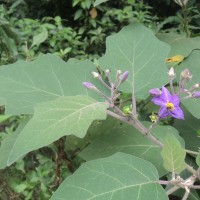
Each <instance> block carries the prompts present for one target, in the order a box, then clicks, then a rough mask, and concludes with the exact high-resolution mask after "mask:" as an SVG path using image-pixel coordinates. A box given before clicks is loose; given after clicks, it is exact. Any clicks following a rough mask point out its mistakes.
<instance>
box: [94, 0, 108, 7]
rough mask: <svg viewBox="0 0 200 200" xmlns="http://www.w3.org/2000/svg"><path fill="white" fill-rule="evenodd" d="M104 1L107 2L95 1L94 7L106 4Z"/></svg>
mask: <svg viewBox="0 0 200 200" xmlns="http://www.w3.org/2000/svg"><path fill="white" fill-rule="evenodd" d="M106 1H108V0H96V1H95V2H94V7H96V6H98V5H100V4H102V3H104V2H106Z"/></svg>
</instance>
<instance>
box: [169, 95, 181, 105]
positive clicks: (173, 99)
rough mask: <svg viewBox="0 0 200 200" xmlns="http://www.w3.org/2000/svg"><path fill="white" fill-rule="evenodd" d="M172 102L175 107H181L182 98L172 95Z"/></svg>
mask: <svg viewBox="0 0 200 200" xmlns="http://www.w3.org/2000/svg"><path fill="white" fill-rule="evenodd" d="M170 102H171V103H173V104H174V106H175V107H179V104H180V100H179V98H178V95H172V96H171V98H170Z"/></svg>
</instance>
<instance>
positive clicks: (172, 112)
mask: <svg viewBox="0 0 200 200" xmlns="http://www.w3.org/2000/svg"><path fill="white" fill-rule="evenodd" d="M169 115H171V116H172V117H174V118H176V119H184V113H183V111H182V110H181V108H180V107H175V109H174V110H170V111H169Z"/></svg>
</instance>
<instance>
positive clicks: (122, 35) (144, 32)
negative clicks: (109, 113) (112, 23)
mask: <svg viewBox="0 0 200 200" xmlns="http://www.w3.org/2000/svg"><path fill="white" fill-rule="evenodd" d="M106 47H107V49H106V53H105V55H104V56H103V57H102V58H100V60H99V63H100V66H101V67H102V68H103V69H104V70H105V69H110V70H111V75H112V78H113V80H114V79H115V76H116V71H117V70H119V69H120V70H121V71H127V70H128V71H129V77H128V79H127V80H126V82H125V83H123V85H122V87H121V88H122V89H123V90H124V91H125V92H128V93H130V92H132V86H133V84H132V82H134V88H135V95H136V96H137V97H138V98H146V97H147V96H148V91H149V89H151V88H155V87H159V86H162V85H165V84H166V83H167V82H168V80H167V78H168V77H167V76H166V73H167V68H166V67H165V64H164V63H165V59H166V57H167V55H168V53H169V50H170V48H169V46H168V45H167V44H165V43H163V42H161V41H159V40H158V39H157V38H156V37H155V36H154V34H153V32H152V31H151V30H149V29H148V28H146V27H144V26H143V25H141V24H137V23H134V24H131V25H129V26H127V27H125V28H123V29H122V30H121V31H120V32H119V33H117V34H115V35H112V36H109V37H107V40H106Z"/></svg>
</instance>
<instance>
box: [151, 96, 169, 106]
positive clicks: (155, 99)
mask: <svg viewBox="0 0 200 200" xmlns="http://www.w3.org/2000/svg"><path fill="white" fill-rule="evenodd" d="M151 101H152V102H153V103H154V104H156V105H159V106H162V107H166V102H165V101H163V99H162V98H160V97H153V98H152V99H151Z"/></svg>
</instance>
